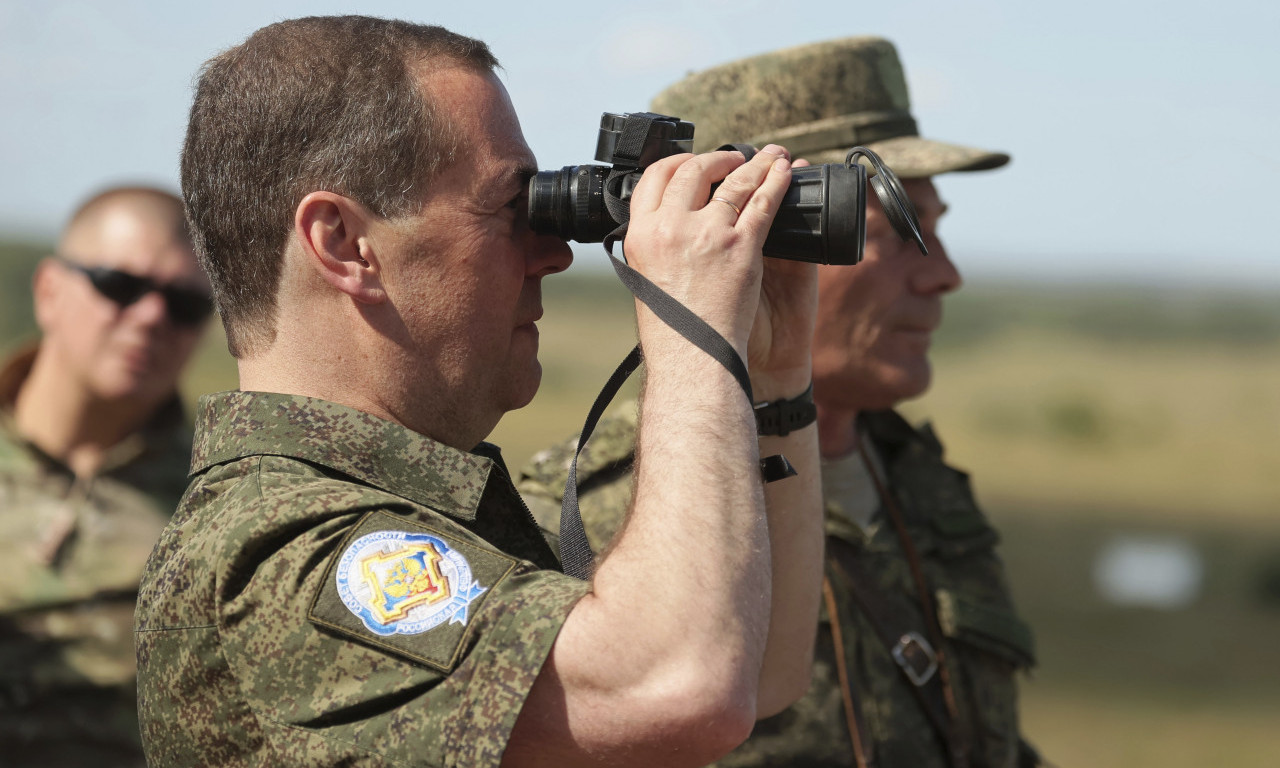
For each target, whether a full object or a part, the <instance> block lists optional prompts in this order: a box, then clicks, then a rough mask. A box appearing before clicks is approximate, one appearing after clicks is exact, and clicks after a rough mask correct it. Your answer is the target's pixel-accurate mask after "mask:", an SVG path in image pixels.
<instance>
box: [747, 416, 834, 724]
mask: <svg viewBox="0 0 1280 768" xmlns="http://www.w3.org/2000/svg"><path fill="white" fill-rule="evenodd" d="M815 430H816V427H815V426H814V425H810V426H808V427H805V428H804V429H802V430H799V431H797V432H793V433H791V434H790V435H787V436H786V437H764V438H761V439H760V453H761V454H763V455H770V454H774V453H781V454H783V455H784V456H786V457H787V459H788V460H789V461H790V462H791V463H792V465H793V466H795V468H796V472H797V475H796V476H795V477H791V478H787V479H785V480H779V481H777V482H774V483H770V484H769V485H766V486H765V489H764V495H765V509H766V511H767V516H768V524H769V543H770V546H769V551H770V558H771V570H772V574H773V592H772V600H771V604H772V608H771V611H770V620H769V639H768V644H767V645H766V648H765V655H764V664H763V667H762V669H761V673H760V688H759V693H758V698H757V704H756V709H757V712H756V714H757V716H759V717H768V716H770V715H774V714H777V713H778V712H781V711H782V710H783V709H785V708H786V707H788V706H789V705H790V704H792V703H793V702H794V701H795V700H796V699H798V698H800V697H801V696H803V695H804V693H805V690H806V689H807V687H808V682H809V677H810V667H811V665H812V663H813V643H814V637H815V635H816V633H817V626H818V607H819V604H820V602H821V592H822V557H823V524H822V483H821V480H820V477H819V473H820V467H819V457H818V446H817V440H816V437H815Z"/></svg>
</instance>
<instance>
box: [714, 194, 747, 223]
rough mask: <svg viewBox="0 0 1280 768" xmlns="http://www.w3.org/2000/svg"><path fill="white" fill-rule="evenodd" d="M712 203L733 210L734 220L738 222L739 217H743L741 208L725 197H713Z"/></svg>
mask: <svg viewBox="0 0 1280 768" xmlns="http://www.w3.org/2000/svg"><path fill="white" fill-rule="evenodd" d="M711 202H713V203H724V204H725V205H727V206H729V207H730V208H732V209H733V218H734V220H735V221H736V220H737V218H738V217H739V216H741V215H742V209H741V208H739V207H738V206H736V205H734V204H733V203H732V202H731V201H729V200H726V199H724V198H723V197H719V196H716V197H713V198H711Z"/></svg>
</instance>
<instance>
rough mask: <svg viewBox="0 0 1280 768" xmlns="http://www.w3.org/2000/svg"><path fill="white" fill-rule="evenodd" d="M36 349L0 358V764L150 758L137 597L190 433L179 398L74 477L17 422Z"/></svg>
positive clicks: (181, 478)
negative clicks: (142, 724) (137, 674)
mask: <svg viewBox="0 0 1280 768" xmlns="http://www.w3.org/2000/svg"><path fill="white" fill-rule="evenodd" d="M35 352H36V350H35V348H30V349H27V350H25V351H22V352H20V353H18V354H17V355H15V356H14V357H12V358H10V359H9V361H7V362H6V363H5V365H4V366H3V368H2V369H0V745H3V746H0V754H2V756H0V763H2V764H4V765H7V766H23V765H41V766H46V765H58V766H80V765H84V766H90V765H92V766H95V767H96V766H116V765H120V766H125V765H135V766H136V765H141V764H142V749H141V744H140V742H139V739H138V720H137V711H136V693H135V688H134V669H135V666H134V652H133V631H132V630H133V607H134V600H135V598H136V596H137V591H138V581H139V579H140V578H141V576H142V567H143V564H144V563H145V562H146V559H147V555H149V554H150V553H151V546H152V545H153V544H154V543H155V541H156V539H157V538H158V537H159V536H160V531H161V530H163V529H164V526H165V524H166V523H168V521H169V515H170V514H171V513H172V511H173V508H174V507H175V506H176V505H177V503H178V498H179V497H180V496H181V495H182V490H183V489H184V488H185V487H186V483H187V479H186V477H187V466H188V465H189V464H190V456H191V432H190V429H189V427H188V426H187V424H186V420H185V418H184V415H183V413H182V407H181V405H179V403H178V401H177V400H176V399H175V400H174V401H172V402H171V403H170V404H169V405H168V406H166V407H165V408H164V409H162V410H161V411H160V412H159V413H158V414H157V415H156V417H155V418H154V419H152V421H151V422H150V423H149V424H148V425H147V426H146V428H145V429H143V430H142V431H141V432H139V433H138V434H135V435H133V436H131V437H130V438H128V439H127V440H125V441H124V442H122V443H121V444H119V445H117V446H115V447H114V448H112V449H111V450H110V451H109V452H108V454H107V456H106V461H105V464H104V465H103V467H102V470H101V471H100V472H99V473H98V475H97V476H95V477H89V478H76V476H75V475H74V474H73V473H72V471H71V470H70V469H69V468H68V467H67V466H66V465H64V464H63V463H62V462H60V461H58V460H56V459H54V458H53V457H51V456H49V455H47V454H45V453H44V452H43V451H41V450H40V449H39V448H37V447H36V446H34V445H32V444H31V443H29V442H28V441H26V440H25V439H23V438H22V437H21V436H20V435H18V434H17V433H16V431H15V430H14V426H13V419H12V409H13V403H14V401H15V399H16V397H17V393H18V390H19V389H20V388H21V386H22V383H23V382H24V381H25V380H26V377H27V374H28V373H29V372H30V370H31V364H32V362H33V361H34V359H35Z"/></svg>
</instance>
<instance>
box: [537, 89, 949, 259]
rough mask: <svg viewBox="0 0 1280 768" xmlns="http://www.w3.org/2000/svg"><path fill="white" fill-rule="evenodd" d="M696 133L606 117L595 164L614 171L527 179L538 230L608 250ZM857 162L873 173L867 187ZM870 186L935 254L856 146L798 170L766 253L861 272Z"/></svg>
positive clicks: (662, 119)
mask: <svg viewBox="0 0 1280 768" xmlns="http://www.w3.org/2000/svg"><path fill="white" fill-rule="evenodd" d="M693 130H694V126H693V123H690V122H688V121H686V120H680V119H679V118H676V117H670V116H667V115H658V114H653V113H651V112H632V113H626V114H614V113H611V112H606V113H604V115H603V116H602V117H601V118H600V132H599V134H598V136H597V139H596V156H595V157H596V160H598V161H600V162H604V163H609V165H570V166H566V167H564V168H561V169H560V170H558V171H538V173H537V174H535V175H534V177H533V178H531V179H530V180H529V226H530V228H531V229H533V231H535V232H538V233H542V234H555V235H558V236H559V237H562V238H564V239H565V240H573V241H576V242H579V243H599V242H603V241H604V240H605V238H606V237H608V236H609V234H610V233H612V232H613V231H615V230H616V229H618V227H619V226H620V225H622V224H625V223H626V222H627V220H628V219H629V218H630V200H631V193H632V191H633V190H634V189H635V185H636V184H637V183H638V182H639V180H640V176H641V174H642V173H643V172H644V169H645V168H646V167H648V166H649V165H650V164H651V163H653V162H655V161H657V160H660V159H662V158H664V157H669V156H671V155H675V154H679V153H681V152H691V151H692V150H693ZM721 149H738V150H740V151H742V152H744V154H747V156H748V157H750V156H751V154H754V151H755V150H754V149H752V148H751V147H749V146H747V145H738V144H735V145H726V146H724V147H721ZM859 158H863V159H865V160H866V162H867V163H868V164H869V165H870V166H871V168H872V170H873V171H874V174H873V175H871V176H870V178H869V179H868V171H867V168H866V166H864V165H863V164H862V163H861V162H859ZM868 181H870V185H871V188H872V190H874V191H875V193H876V197H878V198H879V199H880V204H881V206H882V207H883V208H884V211H885V214H886V215H887V216H888V218H889V222H890V223H891V224H892V225H893V227H894V230H895V231H897V233H898V234H899V235H900V236H901V237H902V239H903V240H913V241H915V243H916V245H917V246H918V247H919V248H920V252H921V253H927V250H926V249H925V245H924V239H923V238H922V237H921V235H920V222H919V219H918V218H917V217H916V212H915V208H914V207H913V206H912V205H911V200H910V198H908V197H907V193H906V190H905V189H903V187H902V182H901V181H899V180H898V177H897V176H896V175H895V174H894V173H893V171H892V170H890V169H889V167H888V166H886V165H885V164H884V161H882V160H881V159H880V157H879V155H877V154H876V153H875V152H872V151H871V150H869V149H867V148H866V147H854V148H853V149H851V150H849V154H848V156H846V158H845V162H844V163H843V164H840V163H828V164H826V165H811V166H806V167H803V168H793V169H792V171H791V185H790V186H789V187H788V188H787V191H786V193H785V195H784V196H783V198H782V205H781V206H780V208H779V210H778V213H777V215H776V216H775V217H774V220H773V225H772V226H771V227H770V228H769V234H768V236H767V237H766V238H765V243H764V255H765V256H771V257H773V258H779V259H791V260H794V261H808V262H815V263H818V264H857V263H858V262H859V261H861V260H862V252H863V248H864V246H865V244H866V229H867V227H866V223H867V184H868ZM712 194H714V190H713V192H712Z"/></svg>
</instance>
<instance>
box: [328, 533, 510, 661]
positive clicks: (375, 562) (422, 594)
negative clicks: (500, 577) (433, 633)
mask: <svg viewBox="0 0 1280 768" xmlns="http://www.w3.org/2000/svg"><path fill="white" fill-rule="evenodd" d="M336 571H337V572H336V574H335V576H334V578H335V580H336V582H337V587H338V596H339V597H340V598H342V602H343V603H344V604H345V605H346V606H347V608H348V610H350V611H351V612H352V613H354V614H355V615H356V616H357V617H358V618H359V619H360V621H362V622H364V625H365V626H366V627H368V628H369V631H371V632H374V633H376V634H379V635H383V636H387V635H395V634H400V635H416V634H419V633H421V632H426V631H427V630H429V629H432V628H434V627H438V626H440V625H441V624H443V623H444V622H445V621H448V622H449V623H451V624H464V625H465V624H466V623H467V608H468V607H469V606H470V605H471V601H473V600H475V599H476V598H477V597H479V596H480V595H481V594H483V593H484V592H485V590H486V589H487V587H482V586H480V585H479V584H477V583H476V582H475V580H474V579H473V578H472V576H471V564H470V563H468V562H467V559H466V558H465V557H463V556H462V553H460V552H458V551H457V550H456V549H453V548H452V547H450V546H449V545H448V544H446V543H445V541H444V539H441V538H440V537H439V536H432V535H430V534H426V533H406V532H404V531H378V532H377V533H370V534H368V535H365V536H361V537H360V538H358V539H356V540H355V541H354V542H352V543H351V545H350V546H349V547H347V550H346V551H345V552H343V553H342V558H341V559H340V560H339V561H338V567H337V569H336Z"/></svg>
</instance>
